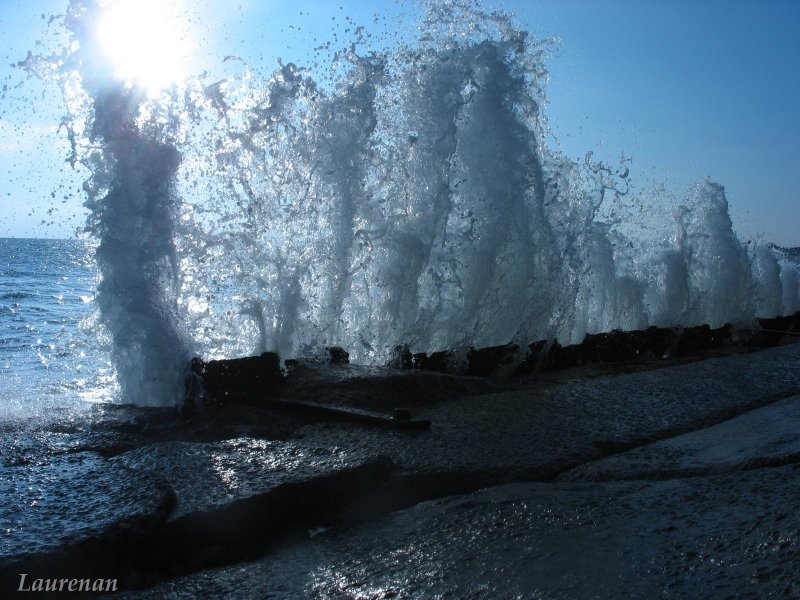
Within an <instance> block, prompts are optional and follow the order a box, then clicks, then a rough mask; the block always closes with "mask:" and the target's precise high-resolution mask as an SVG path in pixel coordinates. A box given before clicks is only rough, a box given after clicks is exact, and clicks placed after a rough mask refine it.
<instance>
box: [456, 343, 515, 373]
mask: <svg viewBox="0 0 800 600" xmlns="http://www.w3.org/2000/svg"><path fill="white" fill-rule="evenodd" d="M518 352H519V346H518V345H517V344H506V345H504V346H491V347H488V348H480V349H475V348H470V349H469V352H468V353H467V375H477V376H480V377H489V376H490V375H493V374H495V373H496V371H497V370H498V369H499V367H501V366H510V365H511V364H512V363H513V362H514V361H515V360H516V357H517V353H518Z"/></svg>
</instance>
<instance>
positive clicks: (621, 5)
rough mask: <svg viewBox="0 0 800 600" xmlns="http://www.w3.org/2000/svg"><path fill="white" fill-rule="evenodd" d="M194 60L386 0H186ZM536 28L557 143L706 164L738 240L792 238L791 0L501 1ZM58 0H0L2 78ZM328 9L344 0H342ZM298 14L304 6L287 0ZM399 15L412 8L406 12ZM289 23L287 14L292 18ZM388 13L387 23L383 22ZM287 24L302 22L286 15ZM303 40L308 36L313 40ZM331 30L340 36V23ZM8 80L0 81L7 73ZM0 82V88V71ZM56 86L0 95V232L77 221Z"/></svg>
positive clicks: (389, 8)
mask: <svg viewBox="0 0 800 600" xmlns="http://www.w3.org/2000/svg"><path fill="white" fill-rule="evenodd" d="M186 4H187V5H188V6H189V7H190V8H189V9H188V10H187V13H186V14H187V15H191V16H192V21H193V23H192V25H191V31H192V32H193V35H194V36H195V38H196V40H197V49H196V51H195V53H194V65H193V66H194V67H195V68H197V70H201V69H203V68H212V69H213V66H214V65H215V64H218V63H219V61H220V60H221V59H222V57H224V56H225V55H230V54H235V55H239V56H241V57H242V58H244V59H245V60H247V61H248V62H249V63H250V64H252V65H254V66H256V67H258V68H260V69H262V70H264V71H265V72H268V71H270V70H272V68H273V67H274V66H275V60H276V57H277V56H281V57H282V58H283V59H284V61H292V62H298V63H303V62H307V61H310V60H311V58H310V57H311V48H313V47H314V46H315V45H317V44H319V42H320V41H321V40H326V39H330V37H331V31H332V28H335V27H336V26H339V27H340V29H339V31H340V32H341V30H342V29H343V28H344V23H345V21H344V17H345V16H349V17H350V18H351V19H352V20H353V21H354V22H355V23H357V24H363V25H365V27H366V28H367V30H370V31H373V32H375V33H376V34H381V33H382V28H383V27H384V24H385V23H386V22H391V23H393V22H394V21H391V19H389V20H388V21H381V20H379V22H378V23H377V24H376V23H375V22H374V19H373V15H374V14H375V12H376V11H380V12H381V14H391V15H398V14H403V10H404V9H403V8H402V7H400V6H398V5H397V4H395V3H393V2H392V3H378V2H348V1H346V0H339V1H336V2H330V1H324V0H316V1H311V2H309V1H305V0H304V1H297V0H295V1H287V0H240V1H234V2H222V1H221V0H186ZM489 5H490V6H499V7H502V8H505V9H507V10H512V11H515V12H517V13H518V15H519V20H520V21H521V23H522V24H523V27H524V28H525V29H528V30H529V31H531V32H532V33H534V34H535V35H537V36H540V37H544V36H548V37H549V36H558V37H559V39H560V42H559V46H558V50H557V52H555V56H554V57H553V58H552V59H551V60H550V63H549V68H550V72H551V81H550V84H549V87H548V97H549V101H550V103H549V106H548V107H547V108H546V114H547V116H548V118H549V120H550V125H551V127H552V129H553V131H554V133H555V135H556V137H557V138H558V140H559V142H560V148H561V150H562V151H564V152H565V153H566V154H567V155H569V156H572V157H582V156H583V155H584V154H585V153H586V152H587V151H589V150H592V151H594V153H595V157H600V158H603V159H605V160H608V161H611V162H616V161H617V160H618V157H619V156H620V154H621V153H624V154H625V155H626V156H627V157H629V158H631V159H632V160H633V163H632V164H631V172H632V177H633V178H634V181H635V182H637V183H638V185H639V187H640V188H641V189H646V188H647V186H648V185H650V182H651V181H652V180H653V179H655V180H657V181H658V182H663V183H664V184H665V185H666V186H667V187H668V188H669V189H670V190H672V191H674V192H675V193H676V194H677V195H678V196H679V197H680V196H681V195H682V194H683V193H684V191H685V190H686V188H687V187H688V186H689V185H690V184H691V183H692V182H694V181H696V180H698V179H702V178H704V177H705V176H710V177H711V178H712V179H713V180H714V181H717V182H720V183H722V184H724V185H725V187H726V190H727V192H728V199H729V201H730V204H731V213H732V216H733V220H734V227H735V229H736V230H737V232H738V233H739V235H740V237H741V238H742V239H749V238H753V237H759V236H761V237H763V238H764V239H765V240H767V241H776V242H778V243H781V244H786V245H800V226H798V221H799V220H800V194H798V191H797V190H798V185H797V183H796V181H795V176H796V174H798V173H800V147H799V146H798V140H800V117H799V116H798V109H797V107H798V106H800V2H796V1H794V0H698V1H690V0H672V1H669V2H668V1H666V0H664V1H659V2H655V1H640V0H610V1H600V0H539V1H511V0H508V1H498V2H495V3H490V4H489ZM65 6H66V0H59V1H56V0H38V1H37V2H15V1H9V0H0V40H2V41H1V42H0V50H2V59H3V60H2V64H0V78H2V80H3V81H2V84H5V85H9V86H10V85H12V84H15V83H16V82H18V81H19V78H20V75H21V74H20V72H19V70H17V69H11V68H9V66H8V65H9V63H11V62H16V61H17V60H20V59H23V58H24V57H25V55H26V53H27V51H28V50H33V51H35V50H36V49H37V46H36V42H37V40H39V39H41V38H42V36H43V29H44V24H45V21H43V20H42V19H41V15H42V14H45V15H46V16H49V15H51V14H57V13H60V12H63V10H64V8H65ZM340 7H341V8H340ZM301 12H302V13H303V14H302V15H301V14H300V13H301ZM406 22H407V23H411V21H410V20H408V19H407V20H406ZM290 26H294V29H291V28H290ZM393 27H396V26H393ZM297 28H299V31H298V29H297ZM314 38H316V41H315V40H314ZM340 39H342V37H341V34H340ZM9 78H10V79H9ZM2 84H0V86H1V85H2ZM61 112H62V111H61V108H60V106H59V104H58V101H57V95H56V94H55V90H54V89H52V88H49V89H48V88H47V87H46V86H43V85H40V84H38V83H37V82H27V83H26V84H25V86H24V87H23V88H21V89H19V90H14V89H12V90H10V91H7V92H6V93H5V96H4V97H3V98H2V99H0V174H1V175H2V178H0V182H1V183H0V197H2V209H0V236H35V237H63V236H69V235H71V234H72V232H73V231H74V230H75V228H76V227H78V226H79V225H80V224H81V223H82V221H83V212H82V211H83V209H82V208H81V202H82V194H81V192H80V190H79V187H80V184H81V181H82V179H83V177H84V176H85V174H82V173H74V172H70V169H69V167H68V166H66V165H65V164H64V162H63V161H64V158H65V157H66V142H65V140H64V139H63V138H64V136H63V135H61V134H59V133H57V129H58V123H59V118H60V115H61Z"/></svg>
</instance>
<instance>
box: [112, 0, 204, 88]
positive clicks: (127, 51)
mask: <svg viewBox="0 0 800 600" xmlns="http://www.w3.org/2000/svg"><path fill="white" fill-rule="evenodd" d="M180 5H181V2H176V1H174V0H173V1H168V0H116V1H112V2H109V3H108V5H107V6H106V8H105V9H104V11H103V13H102V14H101V15H100V18H99V19H98V22H97V39H98V41H99V43H100V47H101V49H102V51H103V52H105V53H106V54H107V56H108V57H109V58H110V59H111V61H112V64H113V65H114V70H115V73H114V75H115V76H116V77H118V78H120V79H122V80H124V81H126V82H130V83H135V84H137V85H139V86H141V87H142V88H144V89H146V90H147V92H148V94H151V95H153V94H157V93H158V92H159V91H161V90H163V89H165V88H168V87H170V86H171V85H173V84H174V83H177V82H179V81H180V80H182V79H183V78H184V77H185V76H186V71H187V63H188V59H189V54H190V51H191V44H190V43H189V40H188V34H187V31H186V28H185V26H184V21H185V19H182V18H181V11H180V8H181V6H180Z"/></svg>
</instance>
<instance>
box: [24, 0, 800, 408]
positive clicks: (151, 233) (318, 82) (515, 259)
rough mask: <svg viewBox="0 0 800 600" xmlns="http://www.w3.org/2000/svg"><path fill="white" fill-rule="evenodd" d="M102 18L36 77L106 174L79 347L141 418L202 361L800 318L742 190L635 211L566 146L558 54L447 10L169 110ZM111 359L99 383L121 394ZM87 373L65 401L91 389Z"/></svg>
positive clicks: (70, 13) (76, 34)
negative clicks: (550, 102) (127, 73)
mask: <svg viewBox="0 0 800 600" xmlns="http://www.w3.org/2000/svg"><path fill="white" fill-rule="evenodd" d="M103 10H104V8H103V3H101V2H96V1H94V0H73V1H72V2H71V3H70V5H69V8H68V10H67V11H66V13H65V16H64V17H63V18H62V19H61V22H62V24H63V27H64V29H65V31H66V33H67V35H68V37H69V38H70V44H69V45H68V47H66V48H63V49H61V51H60V52H58V53H56V54H54V55H52V56H38V57H36V56H32V57H29V59H28V60H27V61H26V63H25V65H24V67H25V68H26V69H27V70H28V71H29V72H31V73H34V74H36V75H38V76H41V77H45V78H49V79H51V80H52V81H53V85H54V89H58V88H59V87H60V90H61V92H62V93H63V95H64V98H65V101H66V105H67V111H68V114H67V115H66V116H65V118H64V121H63V124H64V128H65V130H66V131H67V134H68V136H69V139H70V141H71V142H72V144H73V154H72V156H71V157H70V159H71V160H73V161H75V162H78V163H80V164H82V165H83V166H84V167H86V168H87V169H88V170H89V172H90V173H91V177H90V179H89V180H88V181H87V183H86V185H85V186H84V189H85V192H86V206H87V207H88V208H89V210H90V211H91V214H90V217H89V221H88V223H87V226H86V231H87V233H88V234H89V235H90V237H91V239H93V240H94V241H95V243H96V253H95V257H96V265H97V280H96V281H97V285H96V286H94V285H91V286H90V285H87V290H79V291H80V292H81V293H80V294H78V296H77V297H78V298H80V297H81V296H87V297H89V296H91V297H93V298H94V302H95V303H96V305H95V308H96V312H95V313H93V314H94V316H93V317H91V319H90V320H86V319H87V318H86V316H85V315H84V314H83V313H81V312H80V311H76V314H75V315H72V316H70V317H63V318H68V319H71V320H70V321H69V323H66V322H65V323H64V324H63V326H64V327H65V331H67V332H68V333H66V334H64V335H65V336H66V337H67V338H69V339H72V340H73V341H72V342H69V341H68V342H66V345H67V347H69V344H70V343H74V344H77V345H76V346H75V349H73V350H70V352H73V351H76V350H77V348H78V347H79V346H80V344H79V343H78V342H76V341H74V340H77V339H78V337H77V336H78V335H79V332H80V331H81V330H82V328H83V329H84V330H86V331H89V332H92V333H91V336H90V337H92V338H93V339H95V340H107V343H105V346H103V343H104V342H100V341H98V342H97V344H98V345H99V346H103V350H102V351H101V350H100V349H94V350H93V351H92V352H93V354H91V356H92V357H93V360H95V359H100V357H101V355H102V356H103V359H102V360H101V362H102V361H104V360H105V356H106V355H105V354H103V353H104V352H107V356H109V357H110V362H111V365H113V373H115V374H116V375H115V378H114V381H115V382H116V384H118V385H119V390H118V392H114V395H115V396H114V397H116V398H118V399H120V400H122V401H125V402H135V403H141V404H171V403H174V402H179V401H180V396H181V391H182V379H183V376H184V370H185V366H186V363H187V361H188V359H189V358H190V357H191V356H193V355H201V356H203V357H205V358H220V357H232V356H241V355H248V354H253V353H259V352H262V351H264V350H275V351H278V352H280V353H281V354H282V355H284V356H297V355H304V354H313V353H316V352H319V351H320V349H322V348H324V347H325V346H330V345H341V346H344V347H346V348H347V349H348V350H349V351H350V353H351V357H352V358H353V359H354V360H355V361H358V362H363V363H381V362H384V361H386V360H387V359H388V358H389V357H390V356H391V353H392V349H393V348H394V347H395V346H396V345H398V344H409V345H410V346H411V348H412V350H413V351H436V350H440V349H444V348H454V347H459V346H468V345H475V346H487V345H494V344H503V343H506V342H509V341H511V340H516V341H519V342H521V343H522V344H523V345H524V344H526V343H528V342H530V341H532V340H538V339H545V338H549V339H553V338H557V339H558V340H559V341H560V342H561V343H563V344H568V343H578V342H580V341H581V340H582V339H583V337H584V336H585V335H586V334H587V333H597V332H601V331H609V330H612V329H640V328H644V327H647V326H650V325H658V326H688V325H695V324H699V323H709V324H711V325H712V326H719V325H722V324H723V323H726V322H733V323H748V322H750V321H752V320H753V319H754V318H755V317H758V316H765V317H767V316H774V315H776V314H782V313H783V314H788V313H792V312H794V311H796V310H798V308H800V291H799V290H798V267H797V265H796V263H794V262H793V261H792V260H790V259H789V258H788V257H787V255H786V254H785V253H783V252H781V251H779V250H776V249H774V248H771V247H769V246H767V245H765V244H761V243H754V244H752V243H748V244H744V243H742V241H741V240H739V239H738V238H737V237H736V235H735V233H734V231H733V229H732V224H731V219H730V216H729V212H728V203H727V199H726V196H725V190H724V187H723V185H721V184H720V183H717V182H712V181H708V180H705V181H699V182H697V183H696V185H694V186H693V187H692V188H691V189H690V190H688V191H687V192H686V193H683V194H679V196H680V197H679V198H678V200H677V201H675V202H672V203H667V202H661V201H658V200H659V199H658V198H643V197H642V195H641V194H639V195H635V194H630V193H629V189H628V177H629V170H628V167H627V165H626V163H625V162H621V163H620V164H619V165H608V164H604V163H601V162H596V163H595V162H592V161H591V158H590V155H589V156H587V160H586V161H585V162H584V163H576V162H574V161H572V160H570V159H568V158H566V157H564V156H562V155H561V154H560V153H559V152H558V151H557V150H556V149H552V148H550V147H548V143H547V139H548V138H547V121H546V115H545V114H544V112H543V111H544V106H545V105H546V102H545V99H546V82H547V68H546V56H547V51H548V50H547V44H546V43H545V42H542V41H539V40H536V39H534V38H533V37H532V36H531V35H529V34H528V33H527V32H525V31H524V30H522V29H520V27H519V25H518V24H517V23H516V22H515V20H514V18H513V17H512V16H510V15H505V14H502V13H499V12H487V11H484V10H482V9H481V8H480V6H479V4H477V3H475V2H471V1H469V0H446V1H441V2H439V1H437V2H425V3H423V4H422V8H421V12H422V17H421V19H420V23H419V26H418V36H417V38H416V39H414V40H408V39H403V38H401V37H397V38H396V39H384V40H382V41H381V44H379V46H373V45H371V42H369V41H368V37H367V34H366V33H365V31H366V30H365V28H363V27H354V28H353V29H352V33H351V34H350V35H351V36H352V39H349V40H346V42H345V43H342V49H341V51H337V52H327V53H325V54H324V59H325V60H327V61H328V62H327V63H326V65H327V66H325V67H323V71H324V73H323V75H321V76H320V75H317V76H316V77H315V75H313V74H312V72H311V71H309V70H307V69H305V68H304V67H303V66H302V65H297V64H294V63H291V62H284V63H280V64H277V65H272V64H265V65H247V64H244V63H242V62H241V61H235V60H234V61H230V63H229V65H228V72H227V74H226V75H225V77H224V78H222V79H217V80H212V79H210V78H209V77H208V76H204V75H198V76H196V77H191V78H189V79H186V80H184V81H182V82H181V83H180V84H176V85H175V86H173V87H171V88H170V89H166V90H163V91H162V92H161V93H160V94H156V95H153V94H152V93H151V94H148V93H146V90H144V89H142V88H140V87H139V86H137V85H136V84H135V83H131V82H129V81H125V80H120V79H117V78H115V76H114V75H113V73H114V71H115V68H114V65H113V64H111V62H110V58H109V57H108V56H107V54H106V53H104V52H103V50H102V48H101V47H99V45H98V44H99V42H98V39H97V36H95V35H93V33H92V32H93V31H96V30H97V27H98V24H99V23H100V22H101V20H102V19H103ZM151 42H152V43H153V44H154V45H155V44H157V42H158V40H151ZM154 48H155V46H154ZM151 50H152V49H151ZM153 51H155V50H153ZM587 150H590V149H587ZM65 268H66V265H65ZM85 268H87V269H88V268H89V267H88V266H85ZM87 273H88V271H87ZM92 276H94V275H92ZM87 277H88V275H87ZM70 281H72V280H70ZM77 281H78V280H75V283H76V284H77ZM80 281H86V282H88V281H89V279H85V280H83V279H81V280H80ZM84 291H85V292H86V293H85V294H84V293H82V292H84ZM60 293H61V292H55V294H60ZM62 295H63V294H62ZM64 297H65V298H67V297H69V298H72V297H73V296H72V295H70V294H69V293H68V294H66V295H65V296H64ZM65 302H66V300H65ZM75 307H76V309H77V308H81V309H84V308H85V310H86V311H87V314H88V313H91V311H92V309H90V308H89V307H82V306H81V305H79V304H76V305H75ZM9 310H11V309H9ZM48 310H49V309H48ZM56 312H57V311H56ZM53 320H54V321H55V320H57V317H54V319H53ZM81 324H82V325H81ZM53 326H54V327H57V326H58V325H57V324H53ZM43 339H44V338H43ZM49 343H50V342H48V343H45V344H44V348H42V347H40V346H42V344H41V343H39V342H36V343H35V344H33V345H32V346H30V347H32V348H37V349H38V350H34V351H33V354H32V355H31V356H27V358H26V360H28V361H29V362H30V364H31V367H30V368H31V369H32V370H35V369H38V370H39V372H42V371H43V369H44V370H46V369H47V367H46V366H45V364H44V362H42V361H43V360H44V361H45V362H46V361H47V359H48V357H50V356H51V354H52V352H49V353H48V352H44V350H48V351H50V349H49V346H48V344H49ZM57 345H58V344H56V346H57ZM59 351H61V350H57V351H55V352H56V354H57V353H58V352H59ZM77 351H78V352H85V350H77ZM20 352H21V353H23V354H24V352H26V351H25V350H20ZM37 352H40V353H41V354H42V356H44V358H41V356H40V355H39V354H38V353H37ZM36 360H39V361H40V362H39V366H38V367H37V366H36ZM92 364H95V365H99V364H100V363H92ZM102 364H103V365H104V366H103V367H102V370H98V371H96V372H95V371H93V372H92V374H91V377H92V379H91V380H90V379H86V380H85V381H86V384H85V385H88V386H89V387H92V386H93V385H100V388H99V389H101V390H105V391H103V392H101V393H100V395H103V394H104V393H106V391H107V390H108V389H109V387H108V385H107V383H106V380H105V379H103V378H105V377H111V375H109V373H110V372H109V371H108V370H107V369H108V366H109V365H108V364H107V362H102ZM64 368H66V367H64ZM69 369H72V371H71V373H73V374H74V372H75V371H76V370H77V366H76V365H75V364H74V363H71V366H70V367H69ZM82 369H83V370H84V371H85V370H86V369H85V368H83V367H82ZM12 371H13V369H12ZM20 372H22V373H26V371H24V370H20ZM66 373H67V371H64V373H63V376H64V377H63V379H60V377H62V373H60V372H58V371H55V372H53V374H52V376H51V375H48V377H47V378H45V379H46V381H47V382H48V383H47V385H50V386H51V387H55V388H57V389H62V388H63V389H64V390H70V393H74V392H75V390H72V389H70V388H69V386H70V385H72V386H73V387H74V386H76V385H77V384H75V383H71V384H67V383H64V382H66V381H67V378H66ZM24 377H25V375H22V376H19V375H13V376H12V378H11V379H10V381H11V382H12V384H13V383H14V382H16V385H21V384H22V379H24ZM14 378H16V379H14ZM74 381H78V379H74ZM59 386H61V387H60V388H59Z"/></svg>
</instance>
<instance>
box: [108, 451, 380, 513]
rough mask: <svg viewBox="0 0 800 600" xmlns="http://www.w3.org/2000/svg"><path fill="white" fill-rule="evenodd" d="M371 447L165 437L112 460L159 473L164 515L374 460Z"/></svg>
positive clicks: (203, 508)
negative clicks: (164, 489) (168, 491)
mask: <svg viewBox="0 0 800 600" xmlns="http://www.w3.org/2000/svg"><path fill="white" fill-rule="evenodd" d="M376 455H377V452H373V453H367V452H363V451H359V449H353V448H345V447H337V446H333V447H327V446H322V445H309V444H304V443H301V442H294V441H292V442H274V441H267V440H260V439H253V438H244V437H243V438H236V439H230V440H225V441H221V442H209V443H201V442H167V443H163V444H154V445H151V446H145V447H143V448H138V449H136V450H133V451H131V452H127V453H125V454H122V455H120V456H119V457H117V458H115V459H114V461H115V462H118V463H120V464H121V465H125V466H126V467H129V468H131V469H135V470H136V471H150V472H153V473H156V474H157V475H158V476H160V477H163V478H164V479H165V480H166V481H167V482H169V484H170V485H171V486H172V488H173V489H174V490H175V494H176V497H177V502H176V506H175V509H174V511H173V512H172V514H171V515H170V520H176V519H179V518H180V517H182V516H184V515H186V514H190V513H195V512H205V511H209V510H213V509H216V508H219V507H221V506H224V505H226V504H229V503H231V502H233V501H236V500H241V499H244V498H248V497H251V496H254V495H258V494H264V493H267V492H269V491H270V490H273V489H275V488H277V487H278V486H280V485H284V484H287V483H292V482H298V481H305V480H311V479H315V478H319V477H323V476H326V475H331V474H334V473H337V472H340V471H343V470H346V469H352V468H355V467H359V466H361V465H363V464H365V463H367V462H369V461H371V460H374V459H375V457H376Z"/></svg>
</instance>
